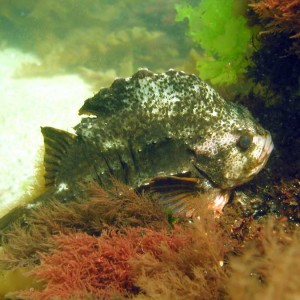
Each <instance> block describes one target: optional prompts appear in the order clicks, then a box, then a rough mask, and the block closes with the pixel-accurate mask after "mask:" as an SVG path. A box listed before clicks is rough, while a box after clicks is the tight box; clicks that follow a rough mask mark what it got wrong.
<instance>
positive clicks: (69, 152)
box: [42, 69, 273, 200]
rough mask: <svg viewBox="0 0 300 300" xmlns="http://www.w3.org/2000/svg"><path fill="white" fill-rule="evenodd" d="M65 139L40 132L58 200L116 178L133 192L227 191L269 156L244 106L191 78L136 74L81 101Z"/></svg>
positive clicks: (266, 137)
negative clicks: (154, 188)
mask: <svg viewBox="0 0 300 300" xmlns="http://www.w3.org/2000/svg"><path fill="white" fill-rule="evenodd" d="M79 113H80V114H81V115H83V118H82V120H81V122H80V123H79V124H78V125H77V126H76V127H75V134H70V133H68V132H65V131H61V130H58V129H55V128H52V127H43V128H42V133H43V136H44V142H45V160H44V162H45V169H46V175H45V179H46V185H47V186H49V187H51V189H52V190H53V193H54V194H55V195H56V196H57V197H58V198H60V199H62V200H68V199H70V198H72V197H76V196H77V195H79V194H80V193H81V191H82V184H89V183H91V182H93V181H97V182H98V183H100V184H101V185H103V186H107V185H109V184H110V182H111V178H112V177H114V178H117V179H119V180H121V181H123V182H125V183H126V184H128V185H130V186H132V187H134V188H138V187H140V186H143V185H145V184H150V185H153V186H160V187H161V186H162V185H163V183H164V182H168V186H169V187H170V188H171V189H176V188H178V187H179V189H178V193H180V188H182V187H184V189H186V188H187V186H189V187H191V186H192V187H193V188H196V187H197V188H198V191H199V190H201V189H205V188H207V189H210V188H217V189H220V190H223V191H224V190H230V189H232V188H233V187H235V186H238V185H241V184H243V183H244V182H247V181H248V180H250V179H252V178H253V176H254V175H255V174H257V173H258V172H259V171H260V170H261V169H262V168H263V167H264V165H265V164H266V162H267V160H268V157H269V155H270V153H271V151H272V148H273V143H272V139H271V136H270V133H269V132H268V131H266V130H264V129H263V128H262V127H261V126H260V125H259V124H258V123H257V121H256V120H255V119H254V118H253V117H252V115H251V114H250V112H249V111H248V110H247V109H246V108H245V107H243V106H241V105H238V104H236V103H233V102H229V101H225V100H224V99H223V98H221V97H220V96H219V95H218V93H217V92H216V91H214V90H213V89H212V88H211V87H210V86H209V85H208V84H206V83H205V82H204V81H202V80H201V79H199V78H198V77H197V76H195V75H189V74H186V73H184V72H178V71H174V70H170V71H168V72H166V73H161V74H156V73H152V72H150V71H149V70H147V69H141V70H139V71H138V72H137V73H135V74H134V75H133V76H132V77H129V78H119V79H116V80H115V81H114V82H113V84H112V85H111V87H110V88H103V89H101V90H100V91H99V92H98V93H97V94H96V95H95V96H94V97H92V98H90V99H88V100H86V101H85V103H84V105H83V106H82V108H81V109H80V111H79Z"/></svg>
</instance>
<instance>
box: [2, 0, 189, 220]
mask: <svg viewBox="0 0 300 300" xmlns="http://www.w3.org/2000/svg"><path fill="white" fill-rule="evenodd" d="M175 2H176V1H174V0H169V1H164V2H163V3H161V4H160V5H159V6H158V5H157V1H132V0H131V1H113V2H112V1H94V0H86V1H73V0H72V1H71V0H67V1H60V2H58V1H56V0H46V1H42V2H40V1H30V0H26V1H6V0H4V1H1V6H0V25H1V26H0V37H1V45H0V46H1V47H0V65H1V67H0V82H1V83H0V93H1V100H0V101H1V111H0V141H1V146H0V157H1V166H0V167H1V172H0V197H1V199H0V215H2V214H3V213H4V212H5V211H6V208H7V209H8V205H9V204H10V203H14V202H15V201H17V199H18V197H19V196H20V195H22V193H24V192H26V191H28V189H30V188H29V187H30V182H32V177H33V174H34V168H35V166H34V165H35V161H36V160H37V156H38V155H37V152H38V149H39V148H40V147H41V145H42V136H41V133H40V126H46V125H48V126H53V127H57V128H62V129H66V130H71V127H72V126H74V125H75V124H76V123H78V120H79V117H78V116H77V110H78V108H79V107H80V106H81V105H82V103H83V101H84V100H85V99H86V98H88V97H90V96H92V95H93V93H95V92H96V91H97V90H98V89H99V88H100V87H103V86H109V85H110V83H111V82H112V81H113V79H114V78H115V77H117V76H129V75H131V74H132V73H133V72H134V71H135V70H136V69H137V68H139V67H148V68H150V69H152V70H154V71H160V70H166V69H168V68H170V67H172V68H174V67H175V68H179V69H180V68H182V66H181V64H182V61H183V60H182V56H183V55H184V54H186V53H187V49H188V47H185V46H183V43H182V41H181V39H185V35H184V30H183V29H180V30H181V33H182V34H181V35H178V32H179V28H181V27H180V26H178V25H177V24H175V22H174V18H175V9H174V4H175ZM1 210H3V212H2V213H1Z"/></svg>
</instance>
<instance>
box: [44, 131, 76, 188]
mask: <svg viewBox="0 0 300 300" xmlns="http://www.w3.org/2000/svg"><path fill="white" fill-rule="evenodd" d="M41 131H42V134H43V137H44V145H45V154H44V166H45V170H46V174H45V181H46V186H53V185H54V184H55V181H56V178H57V174H58V172H59V170H60V164H61V160H62V158H63V157H64V156H65V155H66V153H67V151H68V149H69V147H70V146H71V145H72V143H73V142H74V139H75V137H76V136H75V135H74V134H71V133H69V132H66V131H63V130H60V129H56V128H53V127H41Z"/></svg>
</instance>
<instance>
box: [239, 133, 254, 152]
mask: <svg viewBox="0 0 300 300" xmlns="http://www.w3.org/2000/svg"><path fill="white" fill-rule="evenodd" d="M251 142H252V137H251V136H250V135H249V134H244V135H242V136H241V137H240V138H239V140H238V142H237V145H238V146H239V147H240V148H241V149H242V150H246V149H248V148H249V147H250V145H251Z"/></svg>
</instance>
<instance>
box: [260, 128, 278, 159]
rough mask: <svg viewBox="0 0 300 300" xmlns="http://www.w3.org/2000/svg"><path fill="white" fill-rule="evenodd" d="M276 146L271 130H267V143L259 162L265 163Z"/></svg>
mask: <svg viewBox="0 0 300 300" xmlns="http://www.w3.org/2000/svg"><path fill="white" fill-rule="evenodd" d="M273 148H274V144H273V141H272V137H271V134H270V132H269V131H267V136H266V139H265V144H264V146H263V148H262V150H261V153H260V155H259V157H258V160H257V162H258V164H265V163H266V162H267V160H268V158H269V156H270V154H271V152H272V150H273Z"/></svg>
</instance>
